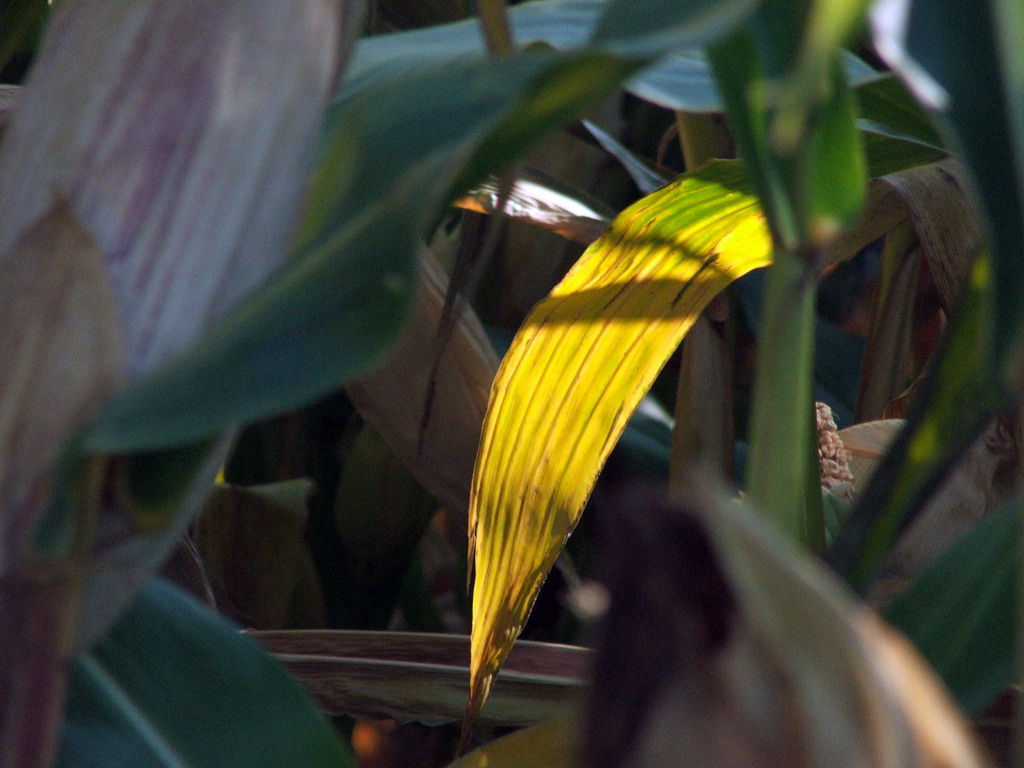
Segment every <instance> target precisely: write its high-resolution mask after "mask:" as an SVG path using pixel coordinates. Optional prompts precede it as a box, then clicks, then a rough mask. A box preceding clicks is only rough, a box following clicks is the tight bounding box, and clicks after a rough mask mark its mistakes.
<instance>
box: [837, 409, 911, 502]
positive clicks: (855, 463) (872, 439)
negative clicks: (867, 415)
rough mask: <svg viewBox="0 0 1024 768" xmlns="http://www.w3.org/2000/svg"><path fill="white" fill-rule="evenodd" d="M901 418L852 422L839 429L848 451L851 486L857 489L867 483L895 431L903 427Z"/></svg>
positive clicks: (894, 435)
mask: <svg viewBox="0 0 1024 768" xmlns="http://www.w3.org/2000/svg"><path fill="white" fill-rule="evenodd" d="M905 423H906V422H904V421H903V419H883V420H881V421H866V422H864V423H863V424H854V425H853V426H852V427H847V428H846V429H841V430H839V437H840V438H841V439H842V441H843V445H844V446H845V448H846V450H847V451H849V452H850V471H851V472H853V488H854V490H855V491H859V490H860V489H861V488H863V487H864V485H865V483H867V481H868V478H869V477H871V473H872V472H873V471H874V469H875V466H876V465H877V464H878V461H879V460H880V459H881V458H882V455H883V454H884V453H885V451H886V449H887V448H888V447H889V443H890V442H892V440H893V438H895V437H896V433H897V432H899V431H900V430H901V429H903V425H904V424H905Z"/></svg>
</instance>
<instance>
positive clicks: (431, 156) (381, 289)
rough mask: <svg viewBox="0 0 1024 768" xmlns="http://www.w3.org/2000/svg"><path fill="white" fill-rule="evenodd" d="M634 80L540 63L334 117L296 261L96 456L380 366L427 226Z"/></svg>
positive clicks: (109, 415) (204, 431)
mask: <svg viewBox="0 0 1024 768" xmlns="http://www.w3.org/2000/svg"><path fill="white" fill-rule="evenodd" d="M636 66H637V65H636V63H634V62H625V61H622V60H618V59H613V58H611V57H608V56H605V55H598V54H591V55H583V54H564V55H563V54H558V53H554V52H552V51H529V52H524V53H523V54H521V55H519V56H517V57H515V58H508V59H502V60H499V61H480V62H475V63H472V64H471V65H470V64H465V63H462V64H457V65H452V66H450V67H448V68H446V69H442V70H435V71H429V72H426V73H416V74H415V75H412V76H409V77H405V78H402V79H399V80H396V81H395V82H392V83H388V84H387V86H386V87H383V86H382V87H380V88H377V89H374V90H373V92H367V93H363V94H360V95H358V96H354V97H353V98H351V99H349V100H347V101H345V102H344V103H341V104H339V105H337V106H336V109H335V112H334V115H333V117H332V121H331V124H330V126H329V128H330V130H329V133H328V136H327V140H326V143H325V146H324V148H323V158H322V162H321V166H320V168H319V170H318V171H317V173H316V174H315V176H314V179H313V188H312V190H311V194H310V198H309V205H308V208H307V211H306V216H305V218H304V224H303V227H302V229H301V232H300V237H299V244H298V246H297V250H298V252H299V254H300V256H299V257H297V258H296V259H294V260H293V263H292V264H291V266H290V267H289V269H287V270H286V271H285V272H284V273H283V274H282V275H280V276H279V278H278V279H277V280H276V281H274V282H272V283H271V284H270V285H269V286H268V287H266V288H265V289H263V290H262V291H260V292H259V293H258V294H256V295H254V296H253V297H252V299H250V300H249V301H247V302H245V303H244V304H242V305H241V306H239V307H238V308H237V309H233V310H231V311H230V312H229V313H227V314H226V315H225V317H224V319H223V320H222V321H221V322H220V323H219V324H218V325H216V326H215V327H214V328H212V329H211V330H210V331H209V332H208V333H207V334H206V335H205V336H204V337H203V338H202V339H201V340H200V343H199V344H198V345H196V346H195V347H193V348H192V349H190V350H189V351H188V353H187V354H185V355H182V356H179V357H176V358H174V359H172V360H170V361H168V362H167V363H166V364H164V365H163V366H161V367H160V368H158V369H157V370H156V371H155V372H154V373H153V374H152V375H151V376H148V377H146V378H144V379H142V380H140V381H139V382H138V383H137V384H135V385H133V386H131V387H130V388H129V389H128V390H126V391H125V392H124V393H123V394H122V395H121V396H119V397H118V398H116V399H115V400H114V401H112V402H111V403H110V404H109V405H108V406H107V408H106V409H105V411H104V412H103V413H102V414H101V417H100V420H99V422H98V424H97V425H96V426H95V427H94V428H93V429H92V430H91V432H90V433H89V435H88V436H87V438H86V440H85V443H86V447H87V448H89V449H91V450H97V451H125V450H142V449H151V448H157V447H163V446H168V445H176V444H181V443H186V442H190V441H193V440H196V439H199V438H202V437H206V436H208V435H210V434H213V433H216V432H218V431H221V430H223V429H224V428H225V427H228V426H232V425H235V424H238V423H242V422H249V421H254V420H257V419H259V418H263V417H266V416H268V415H271V414H273V413H280V412H283V411H286V410H288V409H290V408H293V407H296V406H298V405H301V404H302V403H305V402H309V401H310V400H312V399H315V398H316V397H318V396H321V395H323V394H325V393H327V392H330V391H332V390H334V389H335V388H337V387H338V386H339V385H340V384H341V383H343V382H344V381H346V380H347V379H350V378H352V377H353V376H355V375H356V374H358V373H360V372H362V371H363V370H365V369H367V368H368V367H369V366H370V365H372V364H373V363H376V362H378V361H379V359H380V357H381V355H382V354H383V353H384V351H386V349H387V348H388V347H389V346H391V345H392V344H393V343H394V342H395V341H397V340H398V338H399V335H400V333H401V330H402V325H403V323H404V321H405V319H406V315H407V311H408V309H409V306H410V304H411V303H412V299H413V297H414V295H415V284H416V281H415V254H416V250H417V245H416V244H417V240H418V238H419V236H420V231H421V229H422V228H423V227H424V226H425V225H426V223H427V221H428V220H429V218H430V217H432V216H435V215H436V214H437V212H438V211H439V210H441V209H442V208H443V206H444V205H446V204H447V203H448V202H449V201H450V200H451V199H453V198H454V197H455V196H456V195H457V194H459V193H461V192H464V191H465V190H466V189H467V188H469V187H471V186H472V185H474V184H476V183H478V182H479V181H481V180H483V179H484V178H486V176H487V174H488V173H490V172H491V171H495V170H500V169H502V168H504V167H505V166H506V165H507V164H508V163H509V162H510V161H511V160H512V159H513V158H514V157H515V156H516V155H518V154H519V153H521V152H522V151H524V150H525V149H526V148H528V147H529V146H530V145H531V144H532V143H533V142H535V141H536V140H538V139H539V138H541V137H542V136H543V135H545V134H547V133H549V132H551V131H553V130H555V129H557V128H558V127H560V126H561V125H563V124H564V123H566V122H568V121H569V120H570V119H572V117H573V116H575V114H577V113H578V112H579V111H582V110H584V109H586V108H587V107H588V106H590V105H592V104H594V103H595V102H597V101H599V100H600V99H602V98H604V97H605V96H606V95H607V94H608V93H610V92H611V91H612V90H613V89H614V88H615V87H616V84H617V83H618V82H619V81H620V80H621V79H622V78H623V77H625V75H626V74H627V73H628V72H630V71H632V70H633V69H634V68H635V67H636ZM410 125H416V126H417V130H416V131H410V130H409V128H408V127H409V126H410Z"/></svg>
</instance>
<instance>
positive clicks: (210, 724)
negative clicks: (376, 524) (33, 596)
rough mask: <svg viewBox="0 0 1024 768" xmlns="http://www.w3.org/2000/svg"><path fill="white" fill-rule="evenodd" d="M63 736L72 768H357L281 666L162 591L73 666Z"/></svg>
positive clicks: (64, 759)
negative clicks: (229, 767) (105, 767)
mask: <svg viewBox="0 0 1024 768" xmlns="http://www.w3.org/2000/svg"><path fill="white" fill-rule="evenodd" d="M62 736H63V744H62V747H61V752H60V757H59V760H58V764H59V765H60V766H63V767H64V768H74V767H77V766H93V765H98V764H103V765H112V764H115V763H113V762H111V761H112V759H117V760H119V761H120V762H118V763H116V764H118V765H125V766H128V765H131V766H139V767H143V766H144V767H145V768H149V767H150V766H152V767H153V768H157V767H159V768H204V767H208V768H214V767H215V766H216V768H220V766H225V765H245V766H249V768H259V767H260V766H267V768H269V767H270V766H274V767H275V768H276V767H277V766H295V768H299V766H322V767H323V768H342V767H343V766H350V765H352V759H351V756H350V755H349V754H348V751H347V750H346V749H345V747H344V746H343V745H342V744H341V742H340V741H339V740H338V738H337V736H336V735H335V734H334V732H333V730H332V729H331V727H330V726H329V725H328V724H327V722H326V721H325V720H324V719H323V717H322V716H321V715H320V713H318V712H317V711H316V708H315V707H314V706H313V704H312V702H311V701H309V699H308V698H306V696H305V695H304V694H303V693H302V691H301V689H300V688H299V686H298V684H297V683H296V682H295V681H294V680H293V679H292V678H291V677H289V676H288V675H287V674H285V672H284V670H283V669H282V668H281V667H280V665H279V664H277V663H276V662H275V661H274V660H273V659H272V658H271V657H270V656H268V655H267V654H266V653H265V652H264V651H262V650H261V649H260V647H259V646H258V645H257V644H256V643H255V642H254V641H253V640H252V639H251V638H248V637H246V636H244V635H243V634H242V633H240V632H239V631H238V630H237V629H235V628H234V627H233V626H231V625H230V624H228V623H227V622H226V621H224V620H223V619H221V618H219V617H217V616H215V615H213V614H212V613H209V612H207V611H206V610H204V609H203V608H201V607H200V606H199V605H198V603H195V602H194V601H192V600H191V599H190V598H188V597H187V596H186V595H185V594H184V593H182V592H180V591H178V590H177V589H175V588H173V587H171V586H169V585H167V584H165V583H162V582H153V583H151V584H150V585H149V586H148V587H147V588H146V589H145V590H143V592H142V595H141V597H140V598H139V601H138V603H136V605H135V607H134V608H132V610H131V611H129V612H128V613H127V614H126V615H125V616H124V618H122V619H121V621H120V622H119V623H118V624H117V625H116V626H115V628H114V629H113V631H112V632H111V633H110V635H109V636H108V637H107V638H105V639H104V640H103V641H102V642H100V643H99V644H98V645H97V646H96V647H95V648H93V649H92V650H91V651H89V652H88V653H86V654H83V655H82V656H80V657H79V659H78V660H77V661H76V662H75V665H74V667H73V670H72V677H71V685H70V690H69V695H68V705H67V713H66V719H65V723H64V729H63V733H62Z"/></svg>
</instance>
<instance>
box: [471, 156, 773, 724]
mask: <svg viewBox="0 0 1024 768" xmlns="http://www.w3.org/2000/svg"><path fill="white" fill-rule="evenodd" d="M770 251H771V247H770V239H769V235H768V231H767V228H766V226H765V223H764V218H763V215H762V213H761V209H760V207H759V205H758V204H757V199H756V197H755V196H754V195H753V193H752V192H751V191H749V189H748V188H747V186H746V176H745V173H744V171H743V167H742V165H740V164H738V163H735V162H728V161H724V162H715V163H711V164H709V165H708V166H705V167H704V168H702V169H701V170H700V171H698V172H696V173H695V174H690V175H687V176H684V177H681V178H680V179H679V180H677V181H676V182H674V183H673V184H671V185H669V186H668V187H665V188H664V189H662V190H660V191H658V192H656V193H655V194H653V195H651V196H649V197H647V198H644V199H643V200H641V201H640V202H638V203H636V204H635V205H634V206H632V207H631V208H629V209H627V210H626V211H625V212H624V213H623V214H622V215H620V216H619V217H618V218H617V219H616V220H615V222H613V224H612V226H611V228H610V229H609V230H608V232H606V233H605V235H604V236H602V238H601V239H600V240H598V241H597V242H596V243H594V245H593V246H591V248H590V249H588V251H587V252H586V253H585V254H584V255H583V257H582V258H581V259H580V261H579V262H578V263H577V264H576V266H575V267H574V268H573V269H572V271H570V273H569V274H568V275H567V276H566V278H565V279H564V280H563V281H562V282H561V283H560V284H559V285H558V286H557V287H556V288H555V289H554V290H553V291H552V292H551V295H550V297H549V298H548V299H546V300H545V301H543V302H541V304H539V305H538V306H537V307H536V308H535V309H534V311H533V313H532V314H531V315H530V316H529V317H528V318H527V321H526V323H525V325H524V327H523V329H522V330H521V331H520V332H519V334H518V335H517V337H516V339H515V341H514V342H513V344H512V348H511V349H510V350H509V352H508V354H507V355H506V357H505V359H504V361H503V362H502V366H501V369H500V370H499V373H498V378H497V380H496V382H495V386H494V387H493V388H492V392H491V402H490V404H489V409H488V414H487V418H486V420H485V423H484V437H483V439H482V441H481V447H480V452H479V455H478V457H477V465H476V469H475V474H474V477H473V491H472V494H471V507H470V558H471V560H473V561H474V562H475V566H476V587H475V589H474V594H473V666H472V696H471V699H470V704H469V708H468V710H467V716H466V720H465V723H466V726H467V727H468V726H470V725H471V724H472V722H473V720H474V719H475V716H476V714H477V712H479V709H480V707H481V706H482V704H483V702H484V700H485V699H486V696H487V690H488V688H489V686H490V684H491V682H492V681H493V678H494V676H495V674H496V673H497V670H498V667H499V666H500V664H501V662H502V659H503V658H504V656H505V654H507V653H508V650H509V648H511V647H512V644H513V642H514V641H515V639H516V637H517V636H518V634H519V631H520V629H521V627H522V625H523V622H524V621H525V619H526V616H527V614H528V613H529V610H530V607H531V606H532V604H533V601H534V599H535V597H536V594H537V591H538V590H539V588H540V585H541V583H542V582H543V580H544V578H545V577H546V575H547V573H548V571H549V570H550V568H551V566H552V564H553V563H554V560H555V558H556V557H557V555H558V552H559V551H560V550H561V548H562V545H563V544H564V542H565V539H566V537H567V536H568V535H569V533H570V532H571V530H572V529H573V527H574V526H575V524H576V522H577V520H578V518H579V514H580V512H581V511H582V508H583V505H584V503H585V502H586V499H587V497H588V496H589V494H590V491H591V489H592V487H593V484H594V481H595V479H596V476H597V473H598V471H599V470H600V468H601V466H602V465H603V464H604V461H605V459H606V458H607V456H608V454H609V453H610V451H611V449H612V447H613V446H614V445H615V442H616V441H617V439H618V437H619V435H620V434H621V433H622V430H623V429H624V427H625V424H626V421H627V420H628V418H629V416H630V414H631V413H632V412H633V410H634V409H635V408H636V406H637V404H638V403H639V402H640V399H641V398H642V397H643V395H644V394H645V393H646V391H647V389H648V388H649V387H650V385H651V383H652V382H653V380H654V378H655V376H656V375H657V373H658V371H659V370H660V369H661V367H662V365H663V364H664V363H665V361H666V360H667V359H668V357H669V355H670V354H671V353H672V351H673V350H675V348H676V347H677V346H678V344H679V342H680V341H681V339H682V337H683V335H684V334H685V333H686V331H687V330H688V329H689V327H690V326H691V325H692V324H693V321H694V319H695V318H696V317H697V316H698V315H699V314H700V312H701V311H703V309H704V308H705V307H706V306H707V304H708V303H709V302H710V301H711V299H712V298H714V296H715V295H716V294H718V293H719V292H720V291H721V290H722V289H723V288H725V287H726V286H727V285H728V284H729V283H730V282H732V280H734V279H735V278H737V277H739V276H740V275H742V274H745V273H746V272H748V271H750V270H752V269H755V268H757V267H761V266H765V265H767V264H768V263H769V261H770Z"/></svg>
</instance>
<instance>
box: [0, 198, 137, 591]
mask: <svg viewBox="0 0 1024 768" xmlns="http://www.w3.org/2000/svg"><path fill="white" fill-rule="evenodd" d="M0 307H3V313H2V315H0V326H2V327H0V511H2V516H0V523H2V528H0V573H3V572H4V571H6V570H7V569H8V568H9V567H11V565H12V564H15V565H16V564H17V561H18V560H20V559H21V558H22V557H23V556H25V555H26V554H27V552H26V551H24V550H23V548H24V547H25V546H26V545H27V541H26V540H25V537H27V536H29V535H30V534H31V532H32V530H33V528H34V524H35V522H36V521H37V518H38V515H39V513H40V512H41V511H42V508H43V506H44V504H45V503H46V501H47V498H48V495H49V491H50V469H51V465H52V464H53V462H54V460H55V459H56V458H57V454H58V452H59V450H60V448H61V446H62V445H63V444H64V442H65V441H66V440H68V439H69V438H70V437H71V435H72V433H73V432H74V431H75V430H76V429H78V428H79V427H81V426H83V425H84V423H85V422H86V421H87V420H88V418H89V417H90V416H92V415H93V414H94V413H95V412H96V411H97V410H98V408H99V407H100V405H101V404H102V403H103V402H104V401H105V400H106V399H107V398H108V397H110V395H112V394H113V393H114V392H115V391H116V390H117V389H118V388H119V387H120V386H121V385H122V384H123V382H124V379H125V371H126V361H125V349H124V344H123V341H122V318H121V316H120V313H119V311H118V306H117V300H116V297H115V295H114V291H113V287H112V286H111V285H110V282H109V280H108V278H107V274H106V269H105V267H104V264H103V260H102V258H101V256H100V253H99V250H98V248H97V246H96V243H95V242H94V241H93V240H92V238H91V237H89V235H88V234H87V233H86V232H85V231H84V230H83V229H82V227H81V226H80V225H79V223H78V221H77V219H76V218H75V216H74V215H73V214H72V212H71V210H70V209H69V208H68V206H67V205H66V203H65V202H64V201H63V200H60V199H58V200H57V202H55V203H54V204H53V205H52V206H51V207H50V209H49V211H48V212H47V213H46V215H45V216H43V217H42V218H41V219H40V220H39V221H38V222H37V223H36V224H35V225H34V226H33V227H32V228H31V229H29V230H28V231H27V233H26V234H25V235H24V236H23V237H22V238H21V239H20V240H19V241H17V242H16V243H15V244H14V246H13V247H12V248H11V249H10V250H8V251H7V253H5V254H3V255H2V256H0ZM12 560H13V561H14V563H12Z"/></svg>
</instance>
